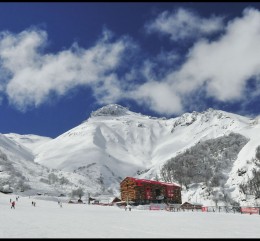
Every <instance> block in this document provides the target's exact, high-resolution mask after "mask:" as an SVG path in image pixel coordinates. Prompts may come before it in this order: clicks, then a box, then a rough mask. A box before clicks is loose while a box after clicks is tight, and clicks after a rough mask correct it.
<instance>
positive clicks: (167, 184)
mask: <svg viewBox="0 0 260 241" xmlns="http://www.w3.org/2000/svg"><path fill="white" fill-rule="evenodd" d="M127 178H128V179H132V180H134V181H136V182H141V183H151V184H160V185H165V186H177V187H180V185H178V184H176V183H168V182H160V181H155V180H147V179H138V178H135V177H126V178H125V179H127ZM125 179H124V180H125Z"/></svg>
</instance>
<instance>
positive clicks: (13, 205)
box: [11, 201, 15, 209]
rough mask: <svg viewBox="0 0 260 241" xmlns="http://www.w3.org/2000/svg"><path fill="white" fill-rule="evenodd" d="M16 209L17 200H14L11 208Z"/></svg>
mask: <svg viewBox="0 0 260 241" xmlns="http://www.w3.org/2000/svg"><path fill="white" fill-rule="evenodd" d="M12 208H13V209H15V201H13V202H12V205H11V209H12Z"/></svg>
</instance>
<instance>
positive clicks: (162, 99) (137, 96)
mask: <svg viewBox="0 0 260 241" xmlns="http://www.w3.org/2000/svg"><path fill="white" fill-rule="evenodd" d="M128 97H129V98H132V99H134V100H135V101H137V102H139V103H141V104H145V105H147V106H149V108H150V109H151V110H154V111H156V112H158V113H163V114H172V113H181V112H182V104H181V99H180V97H179V96H178V95H177V93H176V92H175V91H174V89H172V88H171V86H170V85H169V84H168V83H159V82H156V81H149V82H147V83H145V84H143V85H140V86H138V87H137V88H136V90H134V91H132V92H129V95H128Z"/></svg>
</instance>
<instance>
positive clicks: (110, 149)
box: [6, 104, 260, 201]
mask: <svg viewBox="0 0 260 241" xmlns="http://www.w3.org/2000/svg"><path fill="white" fill-rule="evenodd" d="M258 119H259V118H256V119H250V118H247V117H243V116H240V115H236V114H232V113H228V112H224V111H220V110H214V109H208V110H207V111H204V112H202V113H198V112H192V113H185V114H183V115H182V116H180V117H176V118H171V119H166V118H155V117H151V116H145V115H142V114H139V113H134V112H132V111H130V110H128V109H127V108H124V107H122V106H120V105H116V104H112V105H107V106H104V107H102V108H100V109H98V110H96V111H94V112H92V114H91V116H90V118H89V119H87V120H86V121H84V122H83V123H82V124H80V125H79V126H76V127H75V128H73V129H71V130H69V131H67V132H66V133H64V134H62V135H60V136H58V137H57V138H55V139H40V138H38V139H39V140H40V141H39V142H36V141H33V143H34V145H29V144H28V143H30V141H29V140H28V141H23V142H21V140H23V138H22V136H21V137H19V138H17V136H16V137H14V135H13V134H11V135H6V136H7V137H9V138H13V139H15V140H16V141H18V142H20V144H22V145H24V146H26V147H27V148H29V149H33V151H32V152H31V153H34V155H35V157H34V161H35V162H36V163H38V164H41V165H43V166H47V167H49V168H55V169H60V170H63V171H66V172H70V173H74V174H78V175H80V176H82V177H87V178H89V180H91V182H92V184H91V185H92V187H98V189H99V190H102V188H103V190H114V191H116V192H117V193H118V192H119V183H120V181H121V180H122V179H123V178H125V177H126V176H136V177H139V178H147V179H154V178H155V176H159V177H160V170H161V168H162V166H163V165H164V164H165V163H166V161H167V160H169V159H170V158H172V157H175V156H177V155H179V154H180V153H183V152H184V151H185V150H186V149H187V148H190V147H192V146H194V145H196V144H197V143H199V142H203V141H206V140H210V139H214V138H217V137H221V136H224V135H229V134H230V133H231V132H235V133H239V134H241V135H243V136H245V137H246V138H248V140H249V141H248V142H247V144H246V145H245V146H244V147H243V148H242V149H241V151H240V152H239V154H238V157H237V159H236V160H234V162H233V166H232V170H231V171H230V174H229V176H230V178H229V179H228V181H227V185H228V186H229V187H230V186H235V190H234V191H233V194H234V197H236V198H237V200H238V201H239V195H240V194H239V189H238V188H237V187H238V184H239V183H240V182H241V181H242V180H241V178H243V181H244V180H245V177H244V176H243V177H240V176H239V177H238V175H237V171H238V168H244V167H245V166H247V165H248V160H250V159H252V158H254V157H255V149H256V147H257V146H259V145H260V136H259V135H258V133H259V128H260V123H259V121H258ZM26 138H29V139H30V136H26ZM36 139H37V138H36ZM38 143H40V144H39V145H38ZM254 167H255V166H254V165H253V164H252V165H251V166H250V167H247V170H249V172H248V174H249V175H250V171H251V170H252V169H253V168H254ZM85 188H86V189H88V188H89V183H85ZM185 195H186V196H185ZM193 196H194V195H193ZM184 198H185V199H187V200H188V199H190V194H189V193H188V192H184ZM193 201H195V200H193Z"/></svg>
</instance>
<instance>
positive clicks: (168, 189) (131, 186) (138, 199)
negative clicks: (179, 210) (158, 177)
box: [120, 177, 182, 204]
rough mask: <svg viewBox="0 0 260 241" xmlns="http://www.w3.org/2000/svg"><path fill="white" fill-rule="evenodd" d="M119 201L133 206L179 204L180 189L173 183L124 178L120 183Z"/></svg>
mask: <svg viewBox="0 0 260 241" xmlns="http://www.w3.org/2000/svg"><path fill="white" fill-rule="evenodd" d="M120 190H121V200H122V201H126V202H133V203H135V204H149V203H172V204H175V203H176V204H181V202H182V200H181V187H180V186H179V185H177V184H174V183H166V182H159V181H153V180H146V179H137V178H133V177H126V178H125V179H124V180H123V181H122V182H121V183H120Z"/></svg>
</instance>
